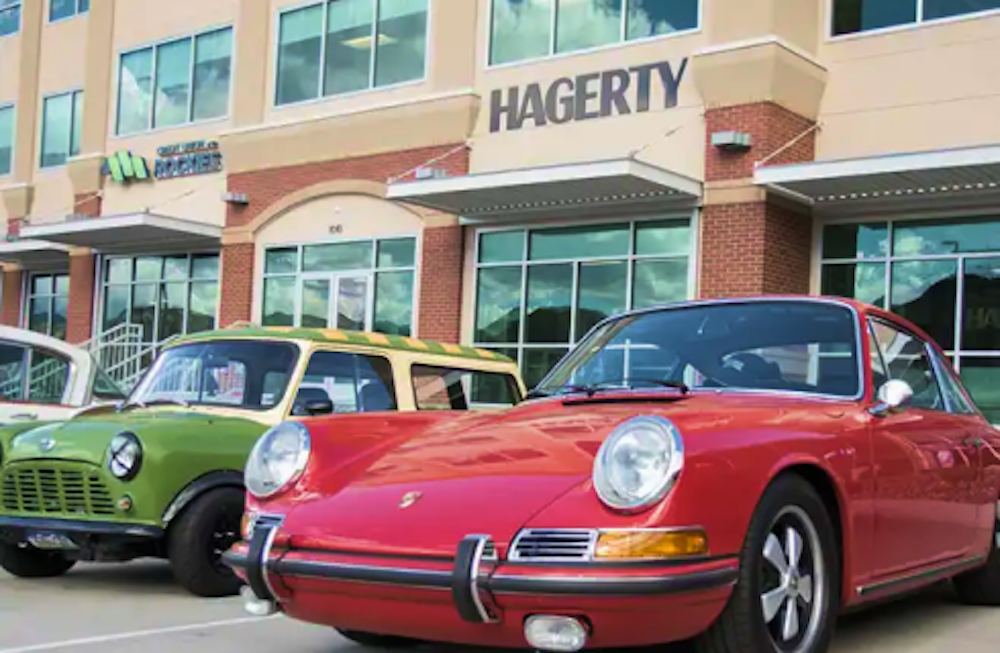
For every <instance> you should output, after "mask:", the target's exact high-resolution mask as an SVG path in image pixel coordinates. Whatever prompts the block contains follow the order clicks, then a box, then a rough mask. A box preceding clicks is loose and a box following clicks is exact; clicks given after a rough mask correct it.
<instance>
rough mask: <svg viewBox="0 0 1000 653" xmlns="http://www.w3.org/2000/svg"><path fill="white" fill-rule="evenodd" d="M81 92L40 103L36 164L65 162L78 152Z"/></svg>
mask: <svg viewBox="0 0 1000 653" xmlns="http://www.w3.org/2000/svg"><path fill="white" fill-rule="evenodd" d="M82 120H83V91H72V92H70V93H62V94H60V95H53V96H51V97H47V98H45V103H44V104H43V105H42V150H41V156H40V161H39V165H40V166H41V167H42V168H51V167H53V166H61V165H65V164H66V160H67V159H69V158H70V157H74V156H77V155H78V154H80V129H81V121H82Z"/></svg>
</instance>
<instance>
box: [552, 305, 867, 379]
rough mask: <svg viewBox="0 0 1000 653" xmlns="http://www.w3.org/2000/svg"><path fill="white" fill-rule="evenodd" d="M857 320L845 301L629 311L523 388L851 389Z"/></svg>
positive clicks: (858, 372)
mask: <svg viewBox="0 0 1000 653" xmlns="http://www.w3.org/2000/svg"><path fill="white" fill-rule="evenodd" d="M857 325H858V320H857V317H856V315H855V314H854V312H853V311H852V310H851V309H850V308H848V307H847V306H844V305H840V304H835V303H832V302H822V301H796V300H787V301H786V300H782V301H748V302H720V303H714V304H713V303H708V304H691V305H684V306H677V307H671V308H663V309H658V310H651V311H645V312H639V313H633V314H630V315H626V316H623V317H621V318H618V319H614V320H610V321H608V322H605V323H603V324H601V325H600V326H598V327H597V328H596V329H594V330H593V331H592V332H591V333H590V334H589V335H588V336H587V338H586V339H585V340H584V341H583V342H581V343H580V344H579V345H578V346H577V347H576V348H575V349H574V350H573V351H572V352H571V353H570V354H569V355H568V356H566V357H565V358H564V359H563V360H562V361H560V363H559V364H558V365H556V367H555V368H553V369H552V371H551V372H550V373H549V374H548V376H546V378H544V379H542V381H541V383H539V384H538V386H537V387H536V388H535V389H534V391H533V392H532V395H533V396H547V395H553V394H561V393H566V392H573V391H581V390H583V391H587V392H591V393H592V392H595V391H597V390H603V389H607V388H616V387H617V388H622V387H624V388H635V387H643V389H647V388H656V387H664V386H666V387H671V386H673V387H677V388H680V389H681V390H682V391H685V390H687V388H718V389H730V390H738V391H770V392H792V393H810V394H821V395H833V396H838V397H851V398H854V397H858V396H860V394H861V389H862V382H861V378H862V376H861V368H860V366H859V361H858V351H859V349H860V348H859V344H858V335H857V334H858V326H857ZM676 391H677V390H673V392H676Z"/></svg>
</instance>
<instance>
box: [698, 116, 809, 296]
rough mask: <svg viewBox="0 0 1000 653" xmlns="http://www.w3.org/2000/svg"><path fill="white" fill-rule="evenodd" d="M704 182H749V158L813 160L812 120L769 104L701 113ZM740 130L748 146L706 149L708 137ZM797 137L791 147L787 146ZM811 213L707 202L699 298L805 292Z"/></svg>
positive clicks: (763, 204) (778, 161)
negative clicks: (704, 126) (703, 122)
mask: <svg viewBox="0 0 1000 653" xmlns="http://www.w3.org/2000/svg"><path fill="white" fill-rule="evenodd" d="M705 120H706V124H707V130H706V132H707V133H706V143H705V147H706V149H707V151H706V156H705V166H706V168H705V179H706V181H708V182H713V181H743V182H745V183H746V184H747V185H750V184H752V183H753V173H754V165H755V163H756V162H758V161H760V160H762V159H764V158H766V157H768V156H771V155H773V154H774V153H775V152H777V151H778V150H780V149H781V148H785V149H784V150H782V151H781V152H780V154H777V155H775V156H774V157H773V158H771V159H769V160H768V162H767V165H777V164H783V163H800V162H805V161H811V160H813V159H814V157H815V143H816V139H815V132H810V133H808V134H806V135H805V136H802V135H803V133H804V132H806V131H807V130H808V129H809V127H811V126H812V125H813V123H812V122H811V121H810V120H809V119H807V118H804V117H802V116H799V115H797V114H795V113H793V112H791V111H789V110H787V109H785V108H783V107H780V106H778V105H776V104H774V103H771V102H759V103H755V104H746V105H741V106H734V107H724V108H719V109H712V110H709V111H708V112H706V115H705ZM719 131H740V132H745V133H749V134H751V135H752V137H753V145H752V147H751V148H750V149H749V150H746V151H742V152H741V151H736V152H726V151H723V150H720V149H718V148H716V147H713V146H712V144H711V135H712V133H714V132H719ZM796 138H798V139H799V140H797V141H795V143H794V144H791V145H790V143H791V142H792V141H793V140H795V139H796ZM811 251H812V218H811V216H810V215H808V214H807V213H800V212H797V211H793V210H791V209H789V208H785V207H784V206H783V205H778V204H774V203H771V202H765V201H761V202H743V203H735V204H709V205H707V206H706V207H705V208H704V211H703V212H702V240H701V279H700V281H701V283H700V294H701V296H702V297H739V296H748V295H759V294H769V293H779V294H786V293H791V294H807V293H808V292H809V272H810V265H809V262H810V256H811Z"/></svg>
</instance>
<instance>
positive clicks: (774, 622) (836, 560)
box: [695, 474, 841, 653]
mask: <svg viewBox="0 0 1000 653" xmlns="http://www.w3.org/2000/svg"><path fill="white" fill-rule="evenodd" d="M789 528H793V529H795V530H796V532H797V533H799V534H800V544H799V547H798V548H799V550H800V557H799V561H800V562H799V565H798V566H797V567H796V572H797V573H796V574H795V578H794V580H790V579H791V576H788V575H786V576H784V577H782V576H781V574H780V573H779V572H778V571H777V567H776V566H775V565H773V564H772V563H770V562H768V560H769V559H771V558H774V557H775V556H773V555H772V556H766V555H765V553H764V551H765V547H768V550H769V551H772V552H773V546H769V545H768V542H769V540H770V536H771V535H772V532H780V533H784V534H785V537H782V538H781V539H780V540H779V539H778V538H777V536H775V540H774V542H772V543H771V544H772V545H773V544H775V543H776V544H777V545H778V547H779V549H778V554H780V559H781V560H784V561H785V562H786V565H787V561H788V555H787V550H788V544H787V541H788V540H787V539H786V538H787V532H788V529H789ZM838 548H839V547H838V539H837V535H836V531H835V530H834V527H833V524H832V522H831V519H830V515H829V514H828V512H827V509H826V507H825V506H824V504H823V500H822V499H821V498H820V497H819V494H818V493H817V492H816V490H815V489H814V488H813V487H812V485H810V484H809V483H808V482H807V481H806V480H805V479H803V478H802V477H800V476H797V475H794V474H788V475H785V476H781V477H779V478H778V479H776V480H775V481H774V482H773V483H772V484H771V486H770V487H768V489H767V491H765V492H764V496H763V497H761V500H760V503H759V504H758V506H757V511H756V512H755V513H754V516H753V519H752V520H751V522H750V527H749V530H748V533H747V538H746V541H745V542H744V545H743V550H742V551H741V553H740V574H739V578H738V580H737V583H736V586H735V587H734V588H733V594H732V596H731V597H730V599H729V603H728V604H727V605H726V608H725V610H724V611H723V613H722V614H721V615H720V616H719V619H718V620H717V621H716V623H714V624H713V625H712V626H711V627H710V628H709V629H708V630H707V631H706V632H705V633H703V634H702V635H701V636H700V637H699V638H698V639H697V640H695V648H696V650H697V651H698V652H699V653H824V652H825V651H827V650H828V649H829V646H830V640H831V638H832V636H833V630H834V627H835V623H836V619H837V613H838V612H839V608H840V596H841V587H840V585H841V582H840V577H841V576H840V574H841V571H840V559H841V556H840V552H839V550H838ZM817 549H818V550H819V551H818V553H817ZM798 572H802V573H801V576H799V575H798ZM806 577H809V579H810V581H809V588H810V589H807V586H806V582H805V579H806ZM768 588H771V589H768ZM789 591H792V592H794V593H793V594H788V592H789ZM800 592H801V594H799V593H800ZM807 592H808V593H809V594H810V595H811V598H812V600H811V602H810V601H808V600H806V599H805V598H804V595H805V594H806V593H807ZM765 593H766V594H768V595H770V596H772V597H777V600H775V601H771V602H770V605H771V608H772V610H771V611H772V614H771V620H770V621H768V620H767V619H766V618H765V611H764V607H763V603H764V596H765ZM782 596H784V597H785V598H783V599H782V598H780V597H782ZM790 601H791V602H794V605H795V614H796V619H795V620H794V621H795V622H796V623H797V624H798V629H797V634H796V635H793V636H792V637H791V638H790V639H786V638H785V636H784V634H783V631H782V628H783V626H784V621H783V620H784V619H785V618H786V613H787V612H788V606H789V602H790ZM775 606H776V607H775ZM803 621H804V625H803Z"/></svg>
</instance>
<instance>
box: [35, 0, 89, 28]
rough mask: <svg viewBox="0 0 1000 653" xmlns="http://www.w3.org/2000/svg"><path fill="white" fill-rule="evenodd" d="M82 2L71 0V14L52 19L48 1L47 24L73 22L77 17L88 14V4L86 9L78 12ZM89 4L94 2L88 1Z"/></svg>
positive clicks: (50, 2)
mask: <svg viewBox="0 0 1000 653" xmlns="http://www.w3.org/2000/svg"><path fill="white" fill-rule="evenodd" d="M82 1H83V0H73V13H71V14H69V15H68V16H63V17H62V18H52V0H49V3H48V4H49V11H48V16H47V19H48V23H49V24H50V25H51V24H52V23H61V22H63V21H67V20H73V19H74V18H76V17H77V16H81V15H83V14H86V13H89V12H90V5H89V4H88V6H87V8H86V9H84V10H82V11H81V10H80V3H81V2H82ZM90 2H94V0H90ZM98 2H100V0H98Z"/></svg>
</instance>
